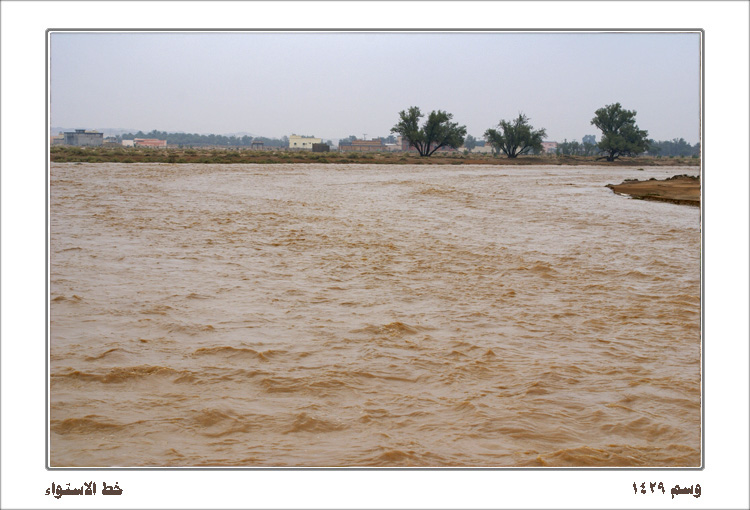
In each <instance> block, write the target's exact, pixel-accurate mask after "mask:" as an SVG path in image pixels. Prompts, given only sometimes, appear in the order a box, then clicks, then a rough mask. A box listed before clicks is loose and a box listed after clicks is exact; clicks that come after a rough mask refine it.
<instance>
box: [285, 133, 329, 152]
mask: <svg viewBox="0 0 750 510" xmlns="http://www.w3.org/2000/svg"><path fill="white" fill-rule="evenodd" d="M314 143H323V140H321V139H320V138H313V137H312V136H298V135H292V136H290V137H289V148H290V149H292V150H295V149H297V150H306V151H311V150H312V146H313V144H314Z"/></svg>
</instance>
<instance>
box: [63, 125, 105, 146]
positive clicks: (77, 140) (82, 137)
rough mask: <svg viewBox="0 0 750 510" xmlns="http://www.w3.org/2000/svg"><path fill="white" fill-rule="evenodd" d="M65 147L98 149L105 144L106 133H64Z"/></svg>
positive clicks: (80, 131) (82, 130)
mask: <svg viewBox="0 0 750 510" xmlns="http://www.w3.org/2000/svg"><path fill="white" fill-rule="evenodd" d="M63 137H64V139H65V142H64V143H65V145H76V146H78V147H96V146H99V145H102V143H104V133H97V132H96V131H86V130H85V129H76V130H75V131H72V132H70V131H69V132H66V133H63Z"/></svg>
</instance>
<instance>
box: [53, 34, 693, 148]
mask: <svg viewBox="0 0 750 510" xmlns="http://www.w3.org/2000/svg"><path fill="white" fill-rule="evenodd" d="M50 41H51V45H50V84H51V85H50V101H51V102H50V109H51V118H50V123H51V126H53V127H64V128H76V127H77V128H87V129H93V128H132V129H135V130H142V131H144V132H148V131H150V130H152V129H158V130H160V131H185V132H191V133H216V134H227V133H236V132H247V133H252V134H255V135H260V136H268V137H281V136H284V135H287V136H288V135H290V134H292V133H295V134H301V135H315V136H317V137H321V138H324V139H328V138H344V137H346V136H349V135H356V136H357V137H362V136H363V135H365V134H366V135H367V138H372V137H376V136H387V135H388V134H389V132H390V128H391V127H392V126H393V125H394V124H395V123H396V122H397V121H398V112H399V111H400V110H404V109H406V108H408V107H410V106H419V107H420V108H421V109H422V111H423V112H429V111H431V110H434V109H441V110H446V111H448V112H450V113H452V114H453V115H454V118H453V120H454V121H456V122H458V123H460V124H463V125H466V127H467V131H468V133H469V134H471V135H474V136H476V137H481V136H482V135H483V133H484V132H485V130H487V129H488V128H490V127H494V126H495V125H497V123H498V121H499V120H501V119H511V118H513V117H515V116H517V115H518V113H519V112H523V113H525V114H526V115H527V116H528V117H529V118H530V119H531V124H532V125H533V126H534V127H535V128H541V127H543V128H546V130H547V139H548V140H556V141H562V140H563V139H565V138H567V139H568V140H579V141H580V139H581V138H582V137H583V136H584V135H587V134H595V135H596V136H597V140H598V139H599V138H600V132H599V131H598V130H597V129H596V128H595V127H594V126H592V125H591V119H592V117H593V116H594V111H595V110H596V109H597V108H600V107H602V106H605V105H607V104H611V103H615V102H619V103H621V104H622V105H623V107H624V108H626V109H629V110H636V111H637V117H636V121H637V124H638V126H639V127H640V128H641V129H645V130H647V131H648V133H649V137H650V138H654V139H656V140H668V139H672V138H680V137H682V138H684V139H685V140H687V141H688V142H689V143H691V144H694V143H696V142H698V141H699V134H700V37H699V35H698V34H697V33H660V34H656V33H652V34H645V33H619V34H618V33H610V34H607V33H602V34H597V33H588V34H584V33H547V34H544V33H476V32H474V33H404V32H402V33H395V32H388V33H385V32H383V33H341V32H339V33H330V32H329V33H259V32H256V33H176V32H173V33H89V34H85V33H65V32H58V33H53V34H51V39H50Z"/></svg>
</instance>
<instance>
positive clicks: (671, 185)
mask: <svg viewBox="0 0 750 510" xmlns="http://www.w3.org/2000/svg"><path fill="white" fill-rule="evenodd" d="M607 187H608V188H610V189H611V190H612V191H614V192H615V193H617V194H620V195H630V196H631V197H633V198H637V199H641V200H657V201H661V202H670V203H673V204H683V205H694V206H700V203H701V181H700V177H693V176H688V175H675V176H674V177H670V178H668V179H665V180H656V179H651V180H648V181H637V180H632V181H631V180H626V181H624V182H623V183H622V184H608V185H607Z"/></svg>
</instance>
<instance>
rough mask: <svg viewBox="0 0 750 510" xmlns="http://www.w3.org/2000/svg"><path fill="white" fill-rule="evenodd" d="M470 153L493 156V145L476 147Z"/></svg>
mask: <svg viewBox="0 0 750 510" xmlns="http://www.w3.org/2000/svg"><path fill="white" fill-rule="evenodd" d="M469 152H471V153H473V154H492V145H490V144H488V143H487V144H485V145H483V146H481V147H480V146H479V145H477V146H476V147H474V148H473V149H471V150H470V151H469Z"/></svg>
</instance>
